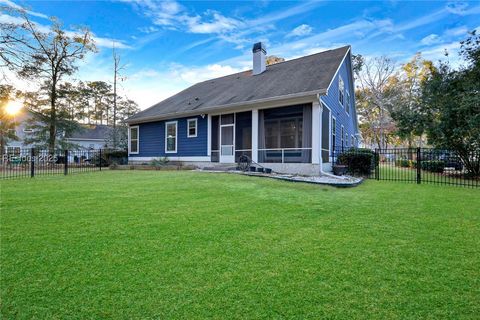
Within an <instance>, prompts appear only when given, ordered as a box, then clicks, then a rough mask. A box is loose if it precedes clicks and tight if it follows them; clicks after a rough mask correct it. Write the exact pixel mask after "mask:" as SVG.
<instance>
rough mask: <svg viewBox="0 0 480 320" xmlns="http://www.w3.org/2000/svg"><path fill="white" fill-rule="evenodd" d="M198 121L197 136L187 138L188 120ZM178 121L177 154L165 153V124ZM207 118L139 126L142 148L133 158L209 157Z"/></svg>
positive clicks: (158, 122) (184, 119)
mask: <svg viewBox="0 0 480 320" xmlns="http://www.w3.org/2000/svg"><path fill="white" fill-rule="evenodd" d="M194 118H196V119H197V136H196V137H195V138H188V137H187V119H194ZM170 121H178V124H177V131H178V132H177V139H178V141H177V152H176V153H165V122H170ZM207 121H208V120H207V117H206V116H205V118H202V117H201V116H193V117H186V118H178V119H169V120H165V121H155V122H148V123H140V124H138V126H139V129H140V148H139V153H138V154H132V155H131V156H132V157H164V156H167V157H201V156H206V155H207Z"/></svg>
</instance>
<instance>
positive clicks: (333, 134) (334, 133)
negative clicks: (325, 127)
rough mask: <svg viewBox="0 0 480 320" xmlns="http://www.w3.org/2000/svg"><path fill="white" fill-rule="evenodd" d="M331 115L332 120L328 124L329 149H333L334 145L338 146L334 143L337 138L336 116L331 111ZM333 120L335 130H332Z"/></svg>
mask: <svg viewBox="0 0 480 320" xmlns="http://www.w3.org/2000/svg"><path fill="white" fill-rule="evenodd" d="M331 115H332V120H331V124H330V149H331V150H333V149H334V148H335V147H338V146H336V145H335V143H336V141H335V140H337V118H335V116H334V115H333V112H332V113H331ZM333 122H335V130H333ZM333 136H335V139H333Z"/></svg>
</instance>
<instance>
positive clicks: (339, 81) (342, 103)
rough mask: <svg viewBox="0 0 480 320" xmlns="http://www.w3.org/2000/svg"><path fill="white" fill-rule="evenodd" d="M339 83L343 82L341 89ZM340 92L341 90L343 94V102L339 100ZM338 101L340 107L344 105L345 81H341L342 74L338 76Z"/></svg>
mask: <svg viewBox="0 0 480 320" xmlns="http://www.w3.org/2000/svg"><path fill="white" fill-rule="evenodd" d="M340 83H343V91H342V90H340ZM340 92H342V95H343V102H342V101H340ZM338 103H340V105H341V106H342V108H344V107H345V81H343V78H342V76H338Z"/></svg>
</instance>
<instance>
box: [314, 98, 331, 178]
mask: <svg viewBox="0 0 480 320" xmlns="http://www.w3.org/2000/svg"><path fill="white" fill-rule="evenodd" d="M327 92H328V91H327ZM317 100H318V103H319V104H320V110H321V111H320V119H319V121H320V125H319V127H320V139H319V144H320V146H319V147H320V148H319V150H320V175H324V174H325V172H323V157H322V151H323V150H322V143H323V137H322V135H323V123H322V120H323V105H322V100H320V93H317Z"/></svg>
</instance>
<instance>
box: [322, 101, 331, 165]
mask: <svg viewBox="0 0 480 320" xmlns="http://www.w3.org/2000/svg"><path fill="white" fill-rule="evenodd" d="M322 161H323V162H324V163H327V162H330V109H328V108H327V107H325V105H324V106H323V112H322Z"/></svg>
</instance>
